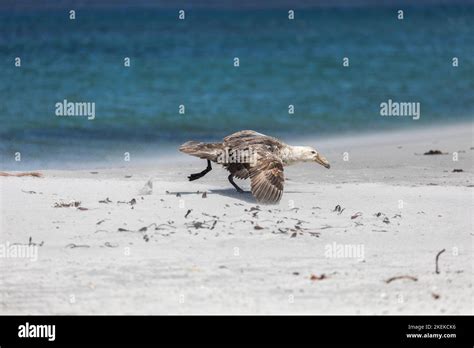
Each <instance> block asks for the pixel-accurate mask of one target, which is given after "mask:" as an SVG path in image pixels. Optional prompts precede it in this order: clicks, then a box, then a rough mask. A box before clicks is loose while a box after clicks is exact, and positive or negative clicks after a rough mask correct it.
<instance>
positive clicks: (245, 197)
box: [209, 188, 257, 203]
mask: <svg viewBox="0 0 474 348" xmlns="http://www.w3.org/2000/svg"><path fill="white" fill-rule="evenodd" d="M209 191H210V193H211V194H213V193H215V194H218V195H221V196H225V197H230V198H235V199H238V200H241V201H244V202H247V203H256V202H257V201H256V200H255V197H254V196H253V195H252V192H250V191H244V192H237V190H236V189H233V188H228V189H212V190H209Z"/></svg>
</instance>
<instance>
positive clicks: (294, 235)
mask: <svg viewBox="0 0 474 348" xmlns="http://www.w3.org/2000/svg"><path fill="white" fill-rule="evenodd" d="M297 235H298V234H297V233H296V232H293V233H292V234H291V236H290V238H295V237H296V236H297Z"/></svg>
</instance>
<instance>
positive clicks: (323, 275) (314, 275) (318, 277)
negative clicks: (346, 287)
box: [309, 273, 327, 280]
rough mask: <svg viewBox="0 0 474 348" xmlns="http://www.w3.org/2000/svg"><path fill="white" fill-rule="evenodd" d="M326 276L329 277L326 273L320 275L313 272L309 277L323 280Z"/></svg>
mask: <svg viewBox="0 0 474 348" xmlns="http://www.w3.org/2000/svg"><path fill="white" fill-rule="evenodd" d="M326 278H327V275H326V274H324V273H322V274H321V275H320V276H318V275H317V274H311V276H310V277H309V279H310V280H323V279H326Z"/></svg>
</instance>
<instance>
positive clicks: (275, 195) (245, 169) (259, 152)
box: [179, 130, 329, 203]
mask: <svg viewBox="0 0 474 348" xmlns="http://www.w3.org/2000/svg"><path fill="white" fill-rule="evenodd" d="M179 150H180V151H181V152H184V153H187V154H189V155H192V156H196V157H199V158H202V159H206V160H207V163H208V166H207V168H206V169H205V170H203V171H202V172H200V173H196V174H191V175H190V176H189V177H188V178H189V180H190V181H193V180H196V179H199V178H200V177H202V176H204V175H206V174H207V173H208V172H209V171H211V170H212V167H211V162H215V163H219V164H221V165H222V166H223V167H224V168H226V169H227V170H228V171H229V172H230V175H229V178H228V179H229V181H230V183H231V184H232V185H233V186H234V187H235V188H236V189H237V190H238V191H239V192H243V191H242V189H240V187H238V186H237V185H236V184H235V183H234V181H233V178H234V177H236V178H238V179H248V178H250V186H251V191H252V194H253V196H254V197H255V199H256V200H257V201H258V202H260V203H278V202H279V201H280V200H281V197H282V194H283V185H284V182H285V176H284V172H283V171H284V169H283V168H284V166H287V165H291V164H294V163H297V162H309V161H315V162H317V163H319V164H321V165H323V166H325V167H326V168H329V163H328V161H327V160H326V159H325V158H324V157H322V156H321V155H319V153H318V152H317V151H316V150H315V149H313V148H311V147H309V146H291V145H287V144H285V143H284V142H282V141H280V140H278V139H276V138H273V137H269V136H266V135H264V134H261V133H257V132H255V131H252V130H244V131H240V132H237V133H234V134H231V135H229V136H227V137H225V138H224V139H223V142H222V143H200V142H195V141H188V142H186V143H184V144H183V145H181V146H180V148H179Z"/></svg>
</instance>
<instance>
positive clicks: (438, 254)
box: [435, 249, 446, 274]
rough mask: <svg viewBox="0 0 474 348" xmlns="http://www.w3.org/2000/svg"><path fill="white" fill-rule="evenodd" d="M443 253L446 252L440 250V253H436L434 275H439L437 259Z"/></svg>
mask: <svg viewBox="0 0 474 348" xmlns="http://www.w3.org/2000/svg"><path fill="white" fill-rule="evenodd" d="M445 251H446V249H443V250H441V251H440V252H438V253H437V254H436V260H435V262H436V270H435V271H436V274H439V273H440V272H439V266H438V261H439V257H440V255H441V254H442V253H444V252H445Z"/></svg>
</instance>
